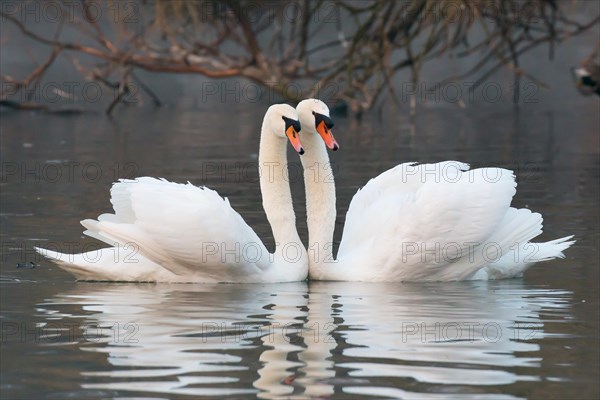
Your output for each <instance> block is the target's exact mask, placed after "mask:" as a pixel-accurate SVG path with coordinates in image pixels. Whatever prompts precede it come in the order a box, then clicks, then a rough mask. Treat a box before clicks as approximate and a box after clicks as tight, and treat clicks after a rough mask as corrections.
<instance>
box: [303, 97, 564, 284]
mask: <svg viewBox="0 0 600 400" xmlns="http://www.w3.org/2000/svg"><path fill="white" fill-rule="evenodd" d="M296 110H297V111H298V116H299V118H300V124H301V125H302V127H303V136H302V142H303V144H304V147H305V149H306V155H305V156H304V157H302V164H303V166H304V180H305V186H306V212H307V222H308V230H309V246H308V256H309V277H310V278H311V279H317V280H337V281H396V282H399V281H452V280H469V279H500V278H511V277H516V276H520V275H521V274H522V273H523V271H525V270H526V269H527V268H528V267H529V266H530V265H532V264H533V263H535V262H538V261H545V260H550V259H552V258H556V257H564V256H563V254H562V251H563V250H565V249H567V248H568V247H569V246H571V245H572V244H573V243H574V241H569V239H571V238H572V236H567V237H564V238H561V239H557V240H553V241H550V242H546V243H530V242H529V241H530V240H531V239H533V238H535V237H536V236H538V235H539V234H541V233H542V216H541V215H540V214H538V213H532V212H531V211H529V210H528V209H516V208H512V207H510V203H511V199H512V197H513V196H514V194H515V192H516V190H515V187H516V182H515V176H514V175H513V172H512V171H509V170H506V169H501V168H479V169H474V170H469V166H468V165H467V164H465V163H462V162H457V161H446V162H441V163H437V164H421V165H417V164H415V163H404V164H400V165H398V166H396V167H395V168H392V169H390V170H388V171H386V172H384V173H382V174H381V175H379V176H377V177H376V178H374V179H371V180H370V181H369V182H367V184H366V185H365V186H364V187H363V188H362V189H360V190H359V191H358V192H357V193H356V195H355V196H354V198H353V199H352V201H351V202H350V207H349V209H348V213H347V214H346V224H345V226H344V230H343V234H342V240H341V243H340V247H339V250H338V255H337V260H336V259H334V258H333V255H332V247H333V245H332V239H333V231H334V227H335V216H336V209H335V184H334V182H333V179H327V180H324V179H322V177H323V174H320V175H319V174H315V173H314V171H315V169H319V170H320V171H322V170H323V169H327V168H329V169H330V168H331V167H330V164H329V156H328V155H327V150H326V148H325V146H324V145H323V143H322V142H323V141H325V144H326V145H327V147H329V148H330V149H332V150H336V149H337V148H338V146H337V142H336V141H335V139H334V137H333V134H332V132H331V128H332V127H333V121H331V119H330V118H329V109H328V108H327V106H326V105H325V103H323V102H322V101H320V100H316V99H308V100H304V101H302V102H300V103H299V104H298V106H297V107H296ZM328 178H329V176H328Z"/></svg>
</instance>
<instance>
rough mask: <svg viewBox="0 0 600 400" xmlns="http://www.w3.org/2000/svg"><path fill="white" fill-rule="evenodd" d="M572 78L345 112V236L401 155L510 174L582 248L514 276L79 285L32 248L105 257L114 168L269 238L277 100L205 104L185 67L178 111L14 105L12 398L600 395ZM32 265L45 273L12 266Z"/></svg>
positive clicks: (587, 177) (591, 217)
mask: <svg viewBox="0 0 600 400" xmlns="http://www.w3.org/2000/svg"><path fill="white" fill-rule="evenodd" d="M582 49H583V50H577V51H580V52H581V54H580V55H578V57H579V58H581V57H584V56H586V55H587V53H585V51H587V50H586V49H587V48H585V47H582ZM559 51H564V48H563V49H562V50H561V49H559ZM559 55H560V54H559ZM563 56H564V54H563ZM566 59H567V60H568V59H569V58H566ZM576 62H577V61H574V62H573V63H576ZM563 66H564V65H563ZM561 68H562V67H561ZM563 69H564V71H563ZM563 69H560V68H559V67H556V64H550V65H548V66H547V65H544V68H543V70H544V71H551V72H552V73H553V74H554V75H552V76H551V78H550V79H549V80H550V82H551V83H552V84H553V85H554V89H553V90H548V91H543V92H540V98H539V99H538V100H540V101H539V102H537V103H532V104H524V105H522V107H520V108H519V109H515V108H513V107H512V105H510V104H505V103H499V104H487V105H485V104H484V105H478V106H474V105H469V107H468V108H467V109H465V110H461V109H458V108H454V106H452V105H448V106H443V105H440V104H429V105H428V106H423V107H421V109H420V110H419V114H418V115H417V118H416V120H415V121H414V123H410V122H409V121H408V119H407V118H406V112H405V110H402V113H397V112H389V109H385V110H383V118H382V119H381V120H380V119H378V118H377V117H376V116H373V117H371V118H367V119H365V120H363V121H360V122H359V121H354V120H352V119H347V118H343V117H339V116H338V117H336V118H335V120H336V127H335V133H336V137H337V139H338V141H339V142H340V144H341V150H340V151H339V152H336V153H334V154H332V161H333V164H334V170H335V172H336V183H337V185H336V186H337V192H338V227H337V231H336V238H337V239H339V236H340V234H341V228H342V224H343V220H344V214H345V210H346V209H347V207H348V203H349V201H350V199H351V197H352V195H353V194H354V193H355V192H356V189H357V188H358V187H360V186H362V185H364V184H365V182H366V181H367V180H368V179H369V178H371V177H373V176H375V175H377V174H378V173H381V172H382V171H384V170H386V169H387V168H390V167H392V166H394V165H396V164H398V163H400V162H406V161H420V162H431V161H441V160H446V159H456V160H461V161H465V162H469V163H471V164H472V165H474V166H483V165H485V166H502V167H507V168H511V169H513V170H515V172H516V173H517V179H518V182H519V187H518V193H517V196H516V197H515V199H514V202H513V204H514V205H515V206H517V207H530V208H531V209H533V210H535V211H539V212H541V213H542V214H543V215H544V219H545V221H544V223H545V229H544V231H545V232H544V234H543V235H542V237H541V238H540V239H541V240H551V239H554V238H557V237H562V236H565V235H568V234H574V235H575V236H576V239H577V240H578V241H577V243H576V245H574V246H573V247H572V248H571V249H569V250H568V251H567V254H566V255H567V257H566V259H564V260H553V261H550V262H545V263H543V264H539V265H536V266H534V267H533V268H532V269H531V270H530V271H528V272H527V274H526V276H525V277H524V278H522V279H517V280H510V281H502V282H464V283H431V284H426V285H421V284H357V283H321V282H301V283H292V284H280V285H163V284H137V285H136V284H110V283H83V282H74V281H73V279H72V278H71V277H70V276H69V275H68V274H66V273H65V272H63V271H62V270H60V269H58V268H57V267H54V266H53V265H52V264H49V263H48V262H47V261H45V260H43V259H41V258H38V257H37V256H35V255H34V254H33V252H32V246H35V245H41V246H46V247H59V248H62V249H63V250H65V251H68V249H69V248H70V249H72V251H81V250H83V249H86V250H91V249H93V248H95V247H91V248H90V247H85V246H95V245H94V243H95V242H94V241H93V240H91V239H89V238H84V237H82V235H81V232H82V228H81V226H80V225H79V223H78V221H79V220H80V219H83V218H90V217H95V216H97V215H99V214H101V213H103V212H107V211H109V210H110V203H109V194H108V190H109V188H110V183H111V182H112V181H114V180H116V179H118V178H125V177H129V178H131V177H135V176H141V175H150V176H161V177H165V178H167V179H170V180H174V181H180V182H182V181H183V182H185V181H187V180H189V181H191V182H192V183H195V184H205V185H207V186H209V187H211V188H213V189H217V190H218V191H219V192H220V193H221V194H222V195H224V196H227V197H229V199H230V201H231V204H232V206H233V207H234V208H236V210H238V211H239V212H240V213H241V214H242V216H243V217H244V219H245V220H246V221H247V222H248V223H249V224H250V225H251V226H252V227H253V228H254V229H255V230H256V231H257V232H258V234H259V236H261V237H263V238H265V242H266V243H267V245H271V246H272V244H273V243H272V242H273V239H272V236H271V232H270V229H269V226H268V224H267V221H266V218H265V216H264V213H263V211H262V208H261V200H260V191H259V188H258V182H257V176H256V158H257V154H256V153H257V147H258V130H259V126H260V122H259V121H260V118H261V116H262V113H264V110H265V108H266V105H265V104H247V103H235V102H233V103H228V104H220V103H218V104H205V103H203V102H199V101H198V96H199V94H197V93H194V88H197V85H196V86H194V85H190V84H189V83H188V81H187V80H186V79H187V78H181V79H180V80H175V81H174V82H173V85H174V89H173V90H174V91H176V92H177V93H179V92H181V96H180V98H179V99H178V101H177V104H176V105H167V106H165V107H162V108H160V109H157V110H152V109H150V108H148V107H146V108H141V109H139V108H133V107H132V108H127V107H121V108H119V110H118V113H117V115H116V117H115V118H114V119H108V118H106V117H104V116H103V115H101V114H84V115H73V116H52V115H43V114H35V113H33V114H30V113H25V112H16V113H15V112H2V114H1V115H0V116H1V118H2V124H1V127H0V131H1V139H2V144H1V147H0V151H1V153H0V155H1V157H2V168H3V169H2V180H1V181H0V190H1V192H2V196H1V211H0V221H1V229H0V240H1V267H0V274H1V281H0V289H1V292H0V296H1V303H0V304H1V319H0V324H1V346H2V357H1V361H0V362H1V373H0V380H1V382H0V390H1V395H2V397H3V398H38V399H39V398H76V399H81V398H131V397H144V398H197V397H200V396H203V397H204V396H206V397H214V398H223V397H227V396H230V397H234V398H241V397H259V398H287V397H297V398H315V397H324V398H326V397H330V396H335V397H338V398H347V397H359V398H365V397H370V396H373V397H384V398H398V397H399V398H409V399H410V398H415V399H450V398H452V399H454V398H459V399H480V398H482V399H488V398H494V399H496V398H506V399H513V398H546V397H554V398H574V397H576V398H598V397H600V393H599V391H600V390H599V385H598V379H599V378H600V376H599V375H600V373H599V364H600V356H599V350H598V342H599V340H600V338H599V334H598V332H599V331H600V327H599V322H598V314H599V300H598V296H599V277H598V269H599V268H598V267H599V264H600V262H599V259H598V257H599V253H598V247H599V246H598V244H599V239H600V234H599V223H600V218H599V211H598V202H599V200H598V199H599V198H600V192H599V190H600V185H599V179H600V162H599V145H598V132H599V130H600V127H599V125H598V124H599V122H598V121H599V118H598V100H597V99H595V98H584V97H581V96H579V94H577V93H576V92H575V90H574V88H573V87H572V86H570V85H571V82H570V81H569V79H570V78H569V75H568V73H567V72H566V71H568V70H567V68H566V67H565V68H563ZM545 78H547V77H545ZM556 87H558V88H563V89H560V90H558V89H556ZM374 114H375V115H377V114H378V112H375V113H374ZM290 162H291V167H290V171H292V173H291V177H292V179H291V180H292V182H291V183H292V189H293V193H294V203H295V207H296V212H297V219H298V227H299V230H300V232H301V236H302V238H303V239H304V240H306V224H305V221H304V220H305V216H306V215H305V210H304V194H303V191H302V190H303V189H302V179H301V177H300V176H299V175H297V174H295V173H294V171H296V172H297V171H299V163H298V159H297V156H295V155H293V154H291V153H290ZM182 234H185V233H182ZM30 261H33V262H35V263H38V264H39V266H37V267H35V268H29V267H28V265H24V266H22V267H20V268H17V264H18V263H27V262H30Z"/></svg>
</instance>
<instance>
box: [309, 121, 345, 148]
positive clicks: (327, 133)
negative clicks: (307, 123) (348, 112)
mask: <svg viewBox="0 0 600 400" xmlns="http://www.w3.org/2000/svg"><path fill="white" fill-rule="evenodd" d="M313 115H314V116H315V126H316V129H317V132H319V135H321V138H322V139H323V141H324V142H325V145H326V146H327V147H329V148H330V149H331V150H333V151H336V150H337V149H339V148H340V145H339V144H338V143H337V141H336V140H335V138H334V137H333V132H331V128H333V121H332V120H331V118H329V117H328V116H326V115H323V114H318V113H315V112H313Z"/></svg>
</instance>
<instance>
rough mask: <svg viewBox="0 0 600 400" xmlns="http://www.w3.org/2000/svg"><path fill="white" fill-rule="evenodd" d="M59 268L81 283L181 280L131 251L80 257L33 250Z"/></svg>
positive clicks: (111, 250) (115, 250)
mask: <svg viewBox="0 0 600 400" xmlns="http://www.w3.org/2000/svg"><path fill="white" fill-rule="evenodd" d="M34 249H35V251H37V252H38V253H39V254H41V255H43V256H44V257H46V258H48V259H50V260H51V261H52V262H54V263H55V264H56V265H57V266H59V267H60V268H61V269H63V270H65V271H67V272H69V273H70V274H72V275H73V276H75V278H76V279H78V280H83V281H90V280H91V281H135V282H148V281H165V282H174V281H180V280H181V278H179V277H177V276H175V275H174V274H172V273H171V272H169V271H168V270H166V269H164V268H162V267H161V266H160V265H158V264H156V263H153V262H152V261H150V260H148V259H146V258H144V257H143V256H141V255H140V254H136V252H135V250H134V249H127V248H125V247H107V248H103V249H97V250H93V251H89V252H87V253H81V254H65V253H60V252H58V251H54V250H49V249H44V248H41V247H34ZM178 278H179V279H178Z"/></svg>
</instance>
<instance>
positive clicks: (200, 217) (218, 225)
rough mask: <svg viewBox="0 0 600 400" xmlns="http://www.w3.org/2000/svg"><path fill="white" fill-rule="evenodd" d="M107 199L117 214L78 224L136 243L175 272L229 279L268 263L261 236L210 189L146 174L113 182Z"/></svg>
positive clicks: (98, 234) (257, 270)
mask: <svg viewBox="0 0 600 400" xmlns="http://www.w3.org/2000/svg"><path fill="white" fill-rule="evenodd" d="M111 202H112V203H113V207H114V210H115V214H103V215H101V216H100V217H99V218H98V221H94V220H85V221H82V224H83V225H84V226H85V227H86V228H88V229H89V230H90V231H91V233H92V235H95V237H101V238H105V239H106V240H105V241H109V242H110V241H114V242H116V243H119V244H121V245H125V244H129V245H131V244H133V245H135V246H137V247H138V249H139V251H140V253H141V254H143V255H144V256H146V257H148V258H149V259H151V260H152V261H154V262H156V263H158V264H160V265H161V266H163V267H164V268H166V269H168V270H169V271H171V272H173V273H175V274H178V275H184V274H185V275H190V276H193V275H203V276H206V277H207V278H210V279H216V280H222V281H228V280H229V279H228V277H229V276H234V277H235V278H236V280H239V279H240V276H243V275H242V274H245V275H246V276H248V278H251V277H252V276H253V275H256V274H260V272H261V271H262V270H264V269H266V268H268V266H269V262H268V255H269V253H268V251H267V249H266V248H265V246H264V245H263V243H262V241H261V240H260V239H259V238H258V236H257V235H256V233H255V232H254V231H253V230H252V229H251V228H250V227H249V226H248V225H247V224H246V222H245V221H244V220H243V218H242V217H241V216H240V215H239V214H238V213H237V212H235V210H233V208H231V206H230V204H229V201H228V200H227V199H223V198H222V197H221V196H219V195H218V193H217V192H215V191H213V190H210V189H208V188H200V187H196V186H194V185H192V184H190V183H187V184H178V183H173V182H168V181H166V180H164V179H155V178H150V177H144V178H137V179H135V180H121V181H120V182H117V183H115V184H114V185H113V187H112V189H111Z"/></svg>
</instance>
